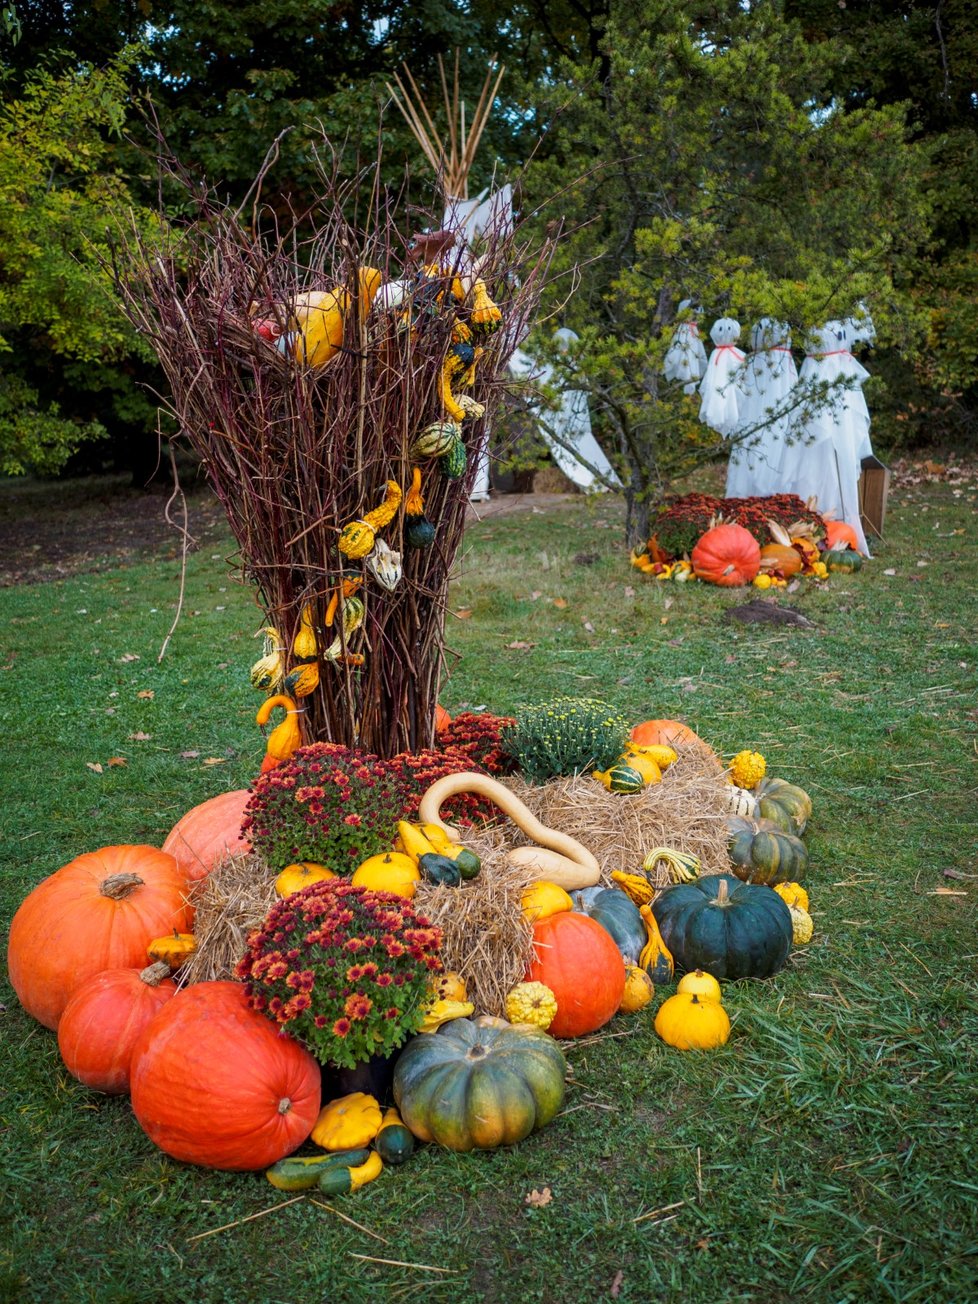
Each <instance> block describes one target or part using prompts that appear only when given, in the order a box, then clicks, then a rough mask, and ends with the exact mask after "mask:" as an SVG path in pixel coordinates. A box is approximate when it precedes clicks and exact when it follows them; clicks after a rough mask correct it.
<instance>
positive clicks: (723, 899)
mask: <svg viewBox="0 0 978 1304" xmlns="http://www.w3.org/2000/svg"><path fill="white" fill-rule="evenodd" d="M729 897H730V893H729V891H728V889H727V880H726V879H725V878H721V879H720V886H719V887H718V888H717V905H718V906H725V905H726V904H727V901H728V900H729Z"/></svg>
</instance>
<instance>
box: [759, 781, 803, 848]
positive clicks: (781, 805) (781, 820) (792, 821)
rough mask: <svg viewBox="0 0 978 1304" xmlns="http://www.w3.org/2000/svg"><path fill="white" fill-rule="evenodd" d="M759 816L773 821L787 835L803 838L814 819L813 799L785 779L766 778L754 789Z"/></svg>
mask: <svg viewBox="0 0 978 1304" xmlns="http://www.w3.org/2000/svg"><path fill="white" fill-rule="evenodd" d="M754 796H755V797H756V798H757V814H758V815H759V816H760V817H761V819H766V820H772V821H773V822H774V823H775V824H777V825H778V827H779V828H782V829H784V830H785V832H786V833H794V834H795V836H796V837H799V838H800V837H801V835H802V834H803V833H804V832H805V828H806V826H807V824H808V821H809V820H810V819H811V817H812V799H811V797H809V795H808V793H807V792H806V791H805V789H804V788H799V787H798V786H797V785H796V784H794V783H787V782H785V780H784V779H769V778H764V779H762V780H761V781H760V783H759V784H758V785H757V787H756V788H754Z"/></svg>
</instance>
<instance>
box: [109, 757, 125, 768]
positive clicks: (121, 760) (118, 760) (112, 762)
mask: <svg viewBox="0 0 978 1304" xmlns="http://www.w3.org/2000/svg"><path fill="white" fill-rule="evenodd" d="M128 764H129V762H128V761H127V760H126V758H125V757H124V756H110V757H109V759H108V760H107V761H106V765H108V767H109V768H110V769H113V768H114V767H115V766H117V765H128Z"/></svg>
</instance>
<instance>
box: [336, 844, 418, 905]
mask: <svg viewBox="0 0 978 1304" xmlns="http://www.w3.org/2000/svg"><path fill="white" fill-rule="evenodd" d="M350 881H351V883H352V884H353V886H354V887H365V888H369V890H370V891H371V892H393V893H395V894H396V895H397V896H402V897H404V898H405V899H406V900H408V901H410V900H411V898H412V897H413V896H414V894H415V892H417V890H418V884H419V883H420V882H421V873H420V871H419V869H418V867H417V865H416V864H415V862H414V861H413V860H412V859H411V857H410V856H405V855H404V854H403V853H401V852H399V851H384V852H381V853H380V854H379V855H376V856H370V857H369V859H367V860H365V861H364V862H363V864H362V865H360V866H359V868H358V869H356V870H355V871H354V874H353V877H352V879H351V880H350Z"/></svg>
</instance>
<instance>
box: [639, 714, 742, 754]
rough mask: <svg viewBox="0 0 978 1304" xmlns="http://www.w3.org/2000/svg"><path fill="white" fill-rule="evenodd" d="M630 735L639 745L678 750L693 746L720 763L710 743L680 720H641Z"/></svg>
mask: <svg viewBox="0 0 978 1304" xmlns="http://www.w3.org/2000/svg"><path fill="white" fill-rule="evenodd" d="M630 737H631V740H632V742H633V743H637V744H638V746H639V747H675V748H676V749H677V750H679V751H681V750H682V749H683V748H684V747H689V748H695V749H696V750H697V751H698V752H701V753H702V754H703V755H704V756H712V757H713V758H714V760H716V761H717V764H719V763H720V761H719V757H718V756H717V754H716V752H715V751H714V750H713V748H712V747H711V746H710V744H709V743H707V742H704V741H703V739H702V738H701V737H700V736H699V734H698V733H694V732H693V730H692V729H690V728H689V726H688V725H685V724H683V722H682V721H681V720H643V721H642V723H641V724H637V725H635V727H634V729H632V732H631V735H630Z"/></svg>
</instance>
